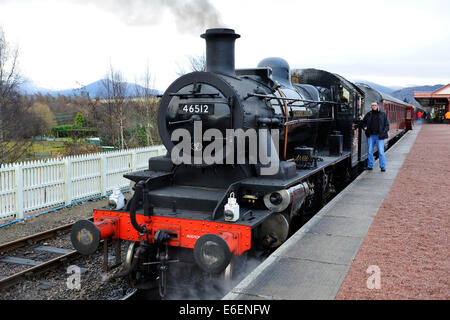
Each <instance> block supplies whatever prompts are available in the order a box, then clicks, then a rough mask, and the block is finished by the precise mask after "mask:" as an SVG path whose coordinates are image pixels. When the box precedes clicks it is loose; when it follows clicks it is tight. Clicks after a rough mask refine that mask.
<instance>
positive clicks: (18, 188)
mask: <svg viewBox="0 0 450 320" xmlns="http://www.w3.org/2000/svg"><path fill="white" fill-rule="evenodd" d="M14 169H15V177H14V181H15V185H14V189H15V190H14V192H15V201H16V203H15V209H16V210H15V211H16V215H17V216H16V217H17V218H18V219H22V218H23V171H22V170H23V169H22V166H20V165H17V166H16V167H15V168H14Z"/></svg>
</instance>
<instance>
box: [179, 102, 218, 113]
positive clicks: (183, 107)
mask: <svg viewBox="0 0 450 320" xmlns="http://www.w3.org/2000/svg"><path fill="white" fill-rule="evenodd" d="M178 111H179V113H182V114H214V104H213V103H199V104H191V103H180V105H179V107H178Z"/></svg>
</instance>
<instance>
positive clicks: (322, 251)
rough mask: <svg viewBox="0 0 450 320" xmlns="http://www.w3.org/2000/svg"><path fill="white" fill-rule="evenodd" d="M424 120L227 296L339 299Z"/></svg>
mask: <svg viewBox="0 0 450 320" xmlns="http://www.w3.org/2000/svg"><path fill="white" fill-rule="evenodd" d="M420 128H421V127H420V126H419V127H416V128H415V129H414V130H412V131H409V132H408V133H406V134H405V135H404V136H403V137H402V138H401V139H400V140H399V141H398V142H397V143H396V144H395V145H394V146H393V147H392V148H391V149H390V150H388V151H387V152H386V160H387V165H386V172H381V171H380V169H379V164H378V161H376V162H375V164H374V170H373V171H365V172H363V173H362V174H360V175H359V176H358V177H357V178H356V179H355V180H354V181H353V183H352V184H350V185H349V186H348V187H347V188H345V189H344V190H343V191H342V192H341V193H340V194H339V195H337V196H336V197H335V198H334V199H333V200H332V201H331V202H329V203H328V204H327V205H326V206H325V207H323V208H322V210H321V211H319V212H318V213H317V214H316V215H315V216H314V217H313V218H312V219H311V220H310V221H308V222H307V223H306V224H305V225H304V226H303V227H302V228H301V229H300V230H299V231H297V233H295V234H294V235H293V236H292V237H291V238H289V239H288V241H286V242H285V243H284V244H283V245H282V246H281V247H280V248H278V249H277V250H276V251H275V252H274V253H273V254H272V255H271V256H270V257H269V258H267V259H266V260H265V261H264V262H263V263H262V264H260V265H259V266H258V267H257V268H255V270H253V271H252V272H251V273H250V274H249V275H248V276H247V277H246V278H245V279H243V280H242V281H241V282H240V283H239V284H238V285H237V286H236V287H235V288H234V289H233V290H231V291H230V292H229V293H228V294H227V295H226V296H225V297H224V298H223V299H225V300H264V299H287V300H303V299H334V298H335V297H336V295H337V293H338V291H339V289H340V287H341V285H342V283H343V281H344V279H345V277H346V275H347V273H348V271H349V268H350V266H351V264H352V262H353V260H354V258H355V256H356V254H357V253H358V250H359V248H360V246H361V244H362V242H363V240H364V237H365V236H366V234H367V232H368V230H369V227H370V225H371V223H372V221H373V220H374V218H375V216H376V214H377V211H378V209H379V207H380V206H381V204H382V202H383V200H384V198H385V197H386V195H387V193H388V192H389V190H390V188H391V186H392V184H393V182H394V180H395V178H396V176H397V173H398V172H399V170H400V168H401V167H402V165H403V162H404V160H405V157H406V156H407V154H408V153H409V151H410V149H411V147H412V145H413V144H414V141H415V139H416V136H417V134H418V132H419V131H420Z"/></svg>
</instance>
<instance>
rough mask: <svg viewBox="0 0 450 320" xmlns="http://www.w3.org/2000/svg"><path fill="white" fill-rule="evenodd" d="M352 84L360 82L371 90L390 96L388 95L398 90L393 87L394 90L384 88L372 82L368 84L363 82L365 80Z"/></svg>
mask: <svg viewBox="0 0 450 320" xmlns="http://www.w3.org/2000/svg"><path fill="white" fill-rule="evenodd" d="M353 82H354V83H355V82H362V83H365V84H367V85H368V86H369V87H371V88H373V89H375V90H377V91H380V92H382V93H386V94H390V95H392V92H394V91H396V90H397V89H399V87H395V88H390V87H385V86H382V85H380V84H377V83H374V82H370V81H365V80H354V81H353Z"/></svg>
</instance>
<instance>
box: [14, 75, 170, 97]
mask: <svg viewBox="0 0 450 320" xmlns="http://www.w3.org/2000/svg"><path fill="white" fill-rule="evenodd" d="M105 81H109V82H111V81H110V80H108V79H102V80H97V81H95V82H92V83H90V84H88V85H86V86H84V87H81V88H73V89H65V90H49V89H44V88H39V87H36V86H34V85H33V84H32V83H31V82H26V83H24V84H23V85H22V92H23V93H24V94H38V93H40V94H43V95H46V94H49V95H51V96H53V97H57V96H58V95H63V96H75V95H82V94H83V95H86V94H87V93H89V96H90V97H91V98H95V97H98V98H105V97H106V96H107V95H106V92H105V91H106V90H105V85H104V82H105ZM124 84H125V86H126V92H125V96H126V97H136V96H137V93H136V91H137V90H138V91H139V92H143V90H145V89H144V87H142V86H140V85H138V84H135V83H130V82H124ZM150 93H151V94H152V95H158V94H162V92H161V91H159V90H156V89H150Z"/></svg>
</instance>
